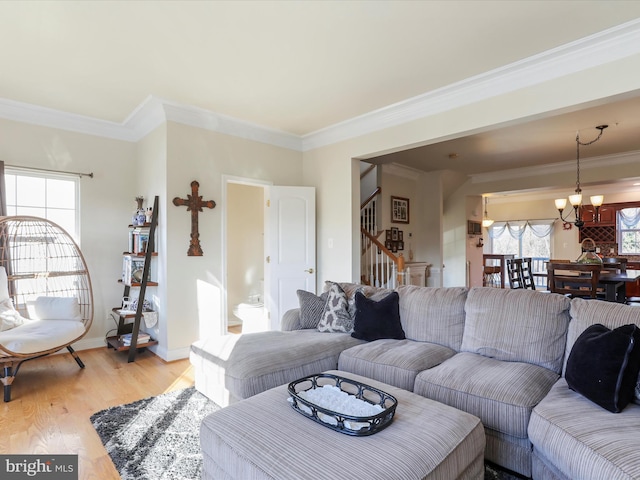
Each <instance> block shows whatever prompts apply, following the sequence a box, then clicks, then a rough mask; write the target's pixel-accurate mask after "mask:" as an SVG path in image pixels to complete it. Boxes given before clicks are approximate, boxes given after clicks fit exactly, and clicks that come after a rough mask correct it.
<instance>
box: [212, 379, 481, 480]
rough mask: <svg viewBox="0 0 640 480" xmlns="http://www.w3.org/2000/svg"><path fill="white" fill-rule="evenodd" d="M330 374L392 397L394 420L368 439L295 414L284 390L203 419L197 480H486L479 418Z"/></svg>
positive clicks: (385, 387) (402, 392) (408, 394)
mask: <svg viewBox="0 0 640 480" xmlns="http://www.w3.org/2000/svg"><path fill="white" fill-rule="evenodd" d="M328 373H333V374H335V375H340V376H343V377H347V378H351V379H354V380H356V381H358V382H361V383H364V384H367V385H371V386H373V387H377V388H379V389H381V390H384V391H386V392H387V393H390V394H391V395H393V396H395V397H396V398H397V400H398V406H397V408H396V414H395V417H394V419H393V422H392V423H391V424H390V425H389V426H388V427H387V428H385V429H383V430H382V431H380V432H378V433H376V434H374V435H371V436H363V437H354V436H349V435H344V434H342V433H338V432H335V431H333V430H331V429H329V428H326V427H324V426H323V425H320V424H318V423H316V422H314V421H312V420H310V419H308V418H305V417H304V416H303V415H301V414H299V413H298V412H296V411H295V410H293V408H291V406H290V405H289V402H287V398H288V396H289V393H288V391H287V386H286V385H282V386H279V387H276V388H273V389H271V390H268V391H265V392H263V393H260V394H258V395H255V396H253V397H251V398H248V399H246V400H243V401H241V402H238V403H235V404H233V405H231V406H229V407H226V408H223V409H221V410H219V411H216V412H214V413H212V414H211V415H209V416H207V417H206V418H205V419H204V420H203V422H202V425H201V427H200V445H201V449H202V454H203V472H202V479H203V480H225V479H238V480H244V479H247V478H251V479H277V480H285V479H296V480H300V479H314V480H316V479H317V480H322V479H327V480H334V479H335V478H341V479H357V480H361V479H363V478H366V479H372V480H374V479H379V480H388V479H390V478H393V479H425V478H428V479H443V480H451V479H478V480H481V479H483V478H484V449H485V436H484V429H483V427H482V424H481V423H480V420H479V419H478V418H477V417H475V416H473V415H470V414H468V413H465V412H462V411H459V410H456V409H454V408H452V407H448V406H446V405H443V404H441V403H438V402H435V401H433V400H429V399H427V398H424V397H421V396H419V395H416V394H413V393H411V392H408V391H406V390H402V389H399V388H396V387H392V386H389V385H385V384H383V383H380V382H376V381H374V380H371V379H368V378H365V377H361V376H358V375H354V374H350V373H346V372H341V371H335V370H334V371H330V372H328Z"/></svg>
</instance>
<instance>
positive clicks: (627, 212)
mask: <svg viewBox="0 0 640 480" xmlns="http://www.w3.org/2000/svg"><path fill="white" fill-rule="evenodd" d="M618 214H619V215H620V222H621V223H622V226H623V227H626V228H638V222H640V208H623V209H621V210H618Z"/></svg>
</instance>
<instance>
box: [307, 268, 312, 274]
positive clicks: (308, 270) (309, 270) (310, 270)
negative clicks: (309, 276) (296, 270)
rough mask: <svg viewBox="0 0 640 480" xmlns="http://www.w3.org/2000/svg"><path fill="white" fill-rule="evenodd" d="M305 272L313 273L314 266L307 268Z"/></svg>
mask: <svg viewBox="0 0 640 480" xmlns="http://www.w3.org/2000/svg"><path fill="white" fill-rule="evenodd" d="M305 272H307V273H313V268H309V269H307V270H305Z"/></svg>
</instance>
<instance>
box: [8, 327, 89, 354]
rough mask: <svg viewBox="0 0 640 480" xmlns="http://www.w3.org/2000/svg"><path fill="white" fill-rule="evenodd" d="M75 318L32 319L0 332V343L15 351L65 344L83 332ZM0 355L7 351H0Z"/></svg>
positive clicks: (30, 350)
mask: <svg viewBox="0 0 640 480" xmlns="http://www.w3.org/2000/svg"><path fill="white" fill-rule="evenodd" d="M84 331H85V330H84V324H83V323H82V322H78V321H76V320H34V321H28V322H26V323H24V324H22V325H20V326H19V327H16V328H12V329H11V330H7V331H5V332H0V345H2V346H3V347H4V348H6V349H8V350H11V351H12V352H15V353H23V354H28V353H37V352H43V351H47V350H51V349H52V348H56V347H59V346H61V345H63V346H64V345H67V344H68V343H70V342H72V341H74V340H75V339H77V338H79V337H80V336H82V334H84ZM0 356H5V357H6V356H7V353H5V352H2V351H0Z"/></svg>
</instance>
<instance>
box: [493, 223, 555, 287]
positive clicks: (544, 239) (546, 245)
mask: <svg viewBox="0 0 640 480" xmlns="http://www.w3.org/2000/svg"><path fill="white" fill-rule="evenodd" d="M552 229H553V222H552V221H551V222H549V221H514V222H495V223H494V224H493V225H492V226H491V227H490V228H489V237H490V238H491V253H495V254H501V255H508V254H512V255H515V256H516V257H519V258H525V257H531V259H532V273H533V274H534V279H535V283H536V286H538V287H544V286H546V277H545V275H544V274H545V273H546V264H545V262H546V261H547V260H549V258H550V257H551V232H552ZM536 274H538V275H536Z"/></svg>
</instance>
